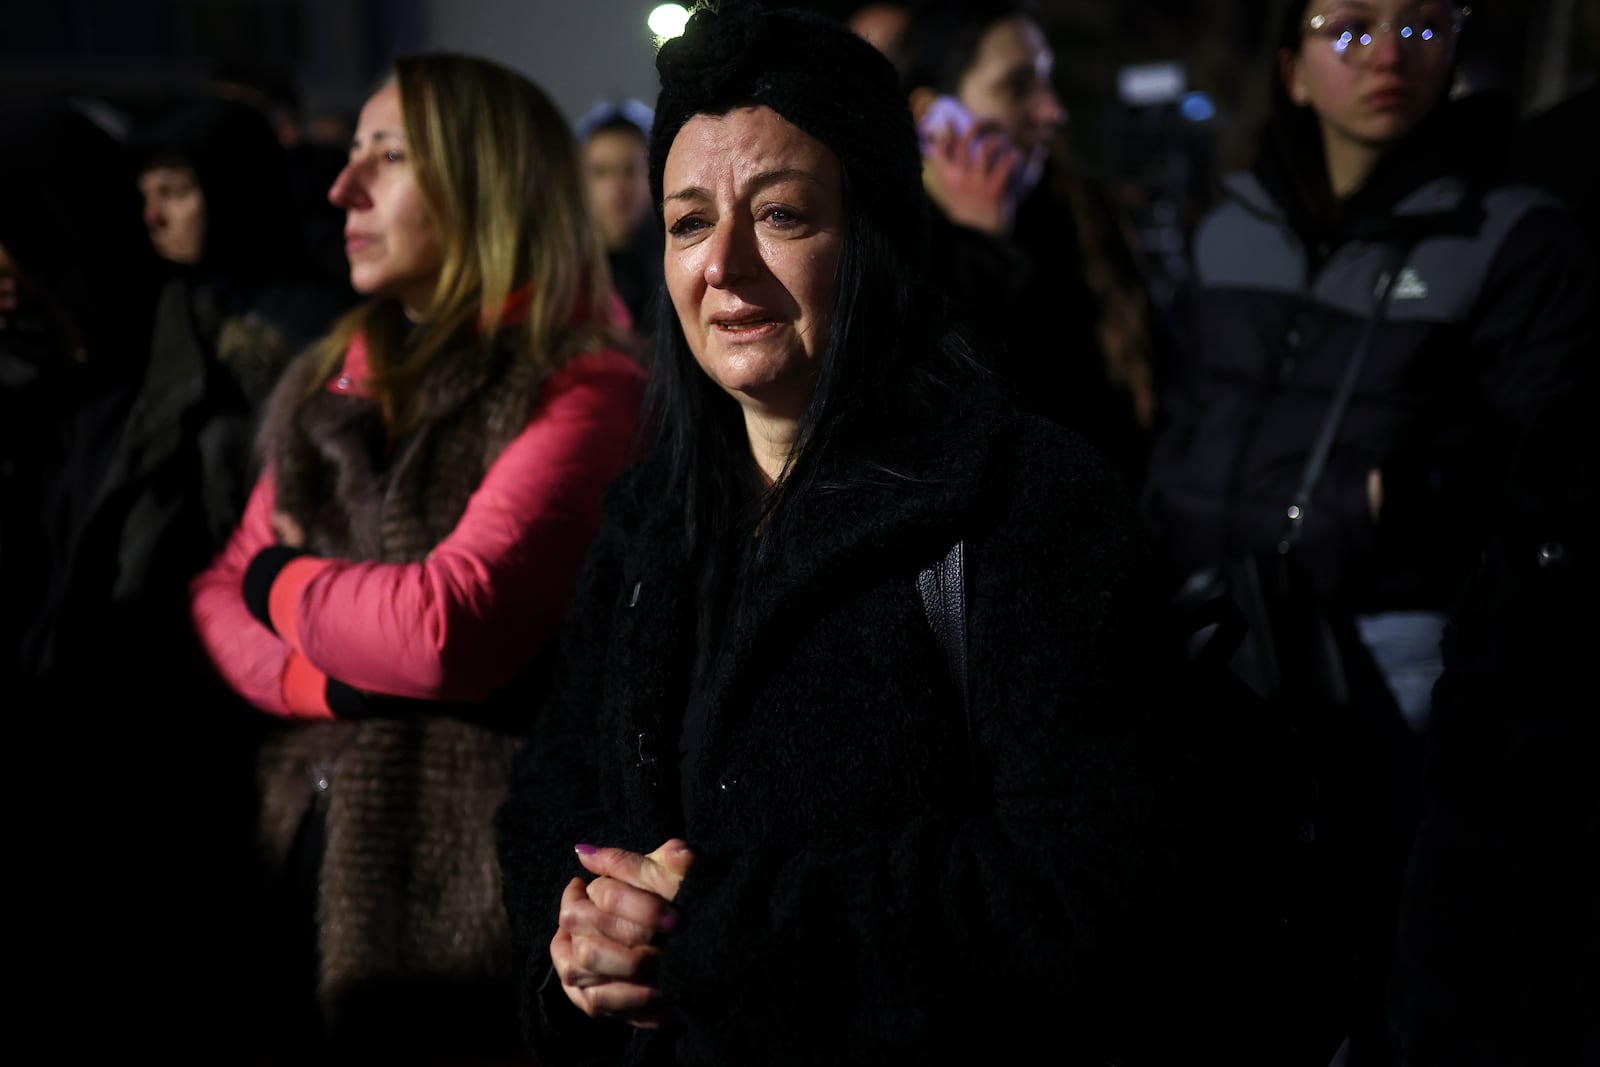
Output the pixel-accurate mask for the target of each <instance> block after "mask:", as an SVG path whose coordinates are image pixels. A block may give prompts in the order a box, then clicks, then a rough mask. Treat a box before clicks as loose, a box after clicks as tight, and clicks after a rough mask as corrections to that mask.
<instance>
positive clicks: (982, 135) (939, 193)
mask: <svg viewBox="0 0 1600 1067" xmlns="http://www.w3.org/2000/svg"><path fill="white" fill-rule="evenodd" d="M923 161H924V168H923V180H924V183H925V184H926V186H927V189H928V195H929V196H931V197H932V198H933V200H934V202H935V203H936V204H938V205H939V207H940V209H941V210H943V211H944V213H945V214H946V215H948V216H949V217H950V219H951V221H953V222H956V223H959V224H960V225H962V226H967V227H970V228H971V229H974V230H982V231H983V232H984V233H992V234H1006V233H1009V232H1010V230H1011V223H1012V221H1013V220H1014V219H1015V217H1016V211H1017V202H1016V197H1015V190H1016V183H1015V181H1014V179H1015V177H1016V175H1017V174H1018V172H1019V170H1020V169H1021V168H1022V167H1023V166H1024V165H1025V164H1026V162H1027V160H1026V157H1025V155H1024V153H1023V151H1022V150H1021V149H1020V148H1018V147H1017V146H1015V145H1014V144H1012V143H1011V139H1010V138H1009V137H1007V136H1006V134H1005V132H1004V131H1003V130H1001V128H1000V127H999V126H998V125H996V124H994V123H991V122H979V123H974V124H973V125H971V126H969V127H968V128H967V129H966V130H964V131H962V132H957V131H956V130H955V129H954V128H953V127H950V126H946V127H944V128H943V129H941V130H939V131H938V132H936V133H933V134H931V135H930V136H929V137H928V138H927V139H926V141H925V147H924V149H923Z"/></svg>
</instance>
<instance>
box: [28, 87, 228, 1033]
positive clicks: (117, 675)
mask: <svg viewBox="0 0 1600 1067" xmlns="http://www.w3.org/2000/svg"><path fill="white" fill-rule="evenodd" d="M0 152H3V153H4V157H5V160H6V163H5V166H3V167H0V591H3V592H0V631H3V632H0V692H3V693H4V696H3V698H0V700H3V702H4V705H5V708H6V710H7V711H8V712H9V713H10V718H11V721H12V723H13V726H14V733H13V738H12V740H13V744H14V745H16V749H15V751H17V752H21V753H28V754H30V755H29V757H28V758H27V760H26V761H24V760H18V761H15V763H16V766H17V768H18V770H19V773H18V774H17V775H15V776H14V777H13V789H14V790H15V794H16V795H17V796H19V797H20V796H30V797H34V798H38V799H40V800H41V801H46V802H45V803H41V805H40V808H39V809H38V813H37V814H36V815H35V816H31V817H29V818H28V819H25V820H22V824H21V826H20V829H19V832H20V834H21V835H22V841H21V843H20V844H19V854H21V855H26V856H27V857H28V863H29V865H30V867H31V868H32V870H33V871H34V872H35V875H36V876H35V877H29V878H26V879H22V880H19V882H18V883H17V884H16V886H15V887H14V888H15V889H16V891H17V892H18V893H20V894H22V896H23V900H22V902H21V903H20V904H19V907H20V908H21V913H22V914H26V915H27V916H28V917H29V919H28V921H29V923H30V924H32V925H35V926H36V927H37V928H39V929H40V930H44V931H48V932H49V933H48V940H46V941H30V939H29V938H27V937H24V938H23V942H24V944H25V945H29V946H31V945H32V944H37V943H43V944H46V945H47V946H48V951H47V952H45V953H42V954H41V955H40V956H39V957H38V958H37V959H36V960H32V961H30V962H29V963H26V964H25V966H27V967H28V970H29V973H31V974H33V975H34V976H35V977H36V978H37V979H38V982H39V985H38V988H39V989H40V990H48V991H52V992H50V993H46V994H45V995H46V996H48V997H54V996H56V995H57V994H56V993H55V992H53V991H59V990H65V989H79V988H82V987H83V985H84V983H85V981H86V979H87V976H88V974H89V970H90V969H91V968H92V967H94V966H97V965H96V964H93V963H90V962H88V961H91V960H108V959H120V960H139V961H142V963H141V968H143V967H144V966H146V965H148V966H150V967H152V968H155V967H160V968H166V967H173V968H177V969H179V970H183V971H187V972H188V973H195V974H211V973H213V968H212V967H210V966H209V965H208V962H207V961H206V957H205V950H204V946H205V944H206V943H207V939H208V936H209V930H210V925H209V923H210V919H211V917H212V915H213V912H212V911H211V905H212V904H213V903H214V902H215V900H216V897H217V890H218V887H219V886H220V885H221V884H222V878H221V873H220V872H221V871H222V869H223V868H224V867H225V866H226V865H227V864H228V863H229V862H231V859H232V856H233V853H232V852H230V851H229V850H228V849H227V848H224V847H222V845H221V844H220V842H223V841H228V840H230V839H231V840H238V839H239V838H240V836H241V835H240V833H239V830H238V828H237V827H236V826H230V824H229V821H228V820H229V819H230V818H231V817H232V815H234V814H236V813H237V812H238V811H239V810H240V808H239V807H237V806H235V805H234V804H233V798H234V797H236V796H242V794H236V793H234V792H233V791H232V789H233V787H235V786H239V785H242V784H243V783H244V782H246V781H247V778H246V774H247V772H246V769H245V767H244V765H242V764H236V763H234V762H233V760H234V757H235V756H240V755H242V751H243V750H242V749H241V748H235V747H233V746H232V744H231V740H233V739H235V737H236V735H233V734H231V733H230V730H231V727H230V726H229V725H228V723H229V716H228V715H227V714H226V712H225V711H220V712H219V709H218V706H217V704H216V703H215V697H213V698H211V699H210V700H209V701H208V702H200V701H198V699H197V698H198V696H199V695H200V694H202V693H205V692H209V691H210V684H209V683H208V682H207V676H206V674H205V673H204V672H203V670H202V661H201V659H200V652H199V645H198V642H197V641H196V640H195V639H194V637H193V635H192V632H191V630H190V627H189V626H188V623H187V615H186V587H185V585H184V577H185V576H186V575H187V574H188V573H189V571H190V570H192V569H194V568H197V567H198V566H200V565H201V564H203V563H204V561H205V559H206V555H207V552H208V551H209V547H210V541H209V538H208V535H207V533H206V527H205V523H204V521H203V519H202V518H201V511H202V507H203V502H202V496H201V494H200V492H199V491H198V490H197V489H196V488H195V486H196V485H197V481H198V477H199V475H198V471H199V470H200V468H201V465H202V461H203V455H204V453H205V450H204V448H203V447H202V446H201V444H200V442H201V440H202V438H203V437H204V435H205V433H206V430H207V428H208V426H209V425H210V424H209V423H208V422H206V421H205V420H203V419H201V420H198V421H196V420H194V419H193V418H192V415H196V414H198V413H199V412H200V411H201V410H202V409H201V408H200V407H199V406H195V405H193V404H192V398H190V397H188V396H187V395H184V394H183V393H182V391H181V390H180V391H178V392H175V393H173V394H170V395H169V394H167V393H165V392H164V388H163V387H162V384H161V383H160V382H155V383H153V382H152V379H151V374H152V370H153V368H154V366H155V362H154V361H153V360H152V358H151V351H152V336H153V324H154V321H155V318H156V305H157V301H158V294H159V290H160V286H161V283H162V273H161V270H160V266H159V262H160V261H159V260H158V258H157V257H156V255H155V252H154V251H153V249H152V248H151V245H150V240H149V238H148V236H147V234H146V232H145V229H144V226H143V225H142V224H141V221H140V214H139V197H138V192H137V189H136V186H135V184H134V168H133V165H132V161H131V159H130V157H129V155H128V153H127V151H126V149H125V146H124V145H123V144H122V143H120V142H119V141H118V140H117V139H116V138H115V137H114V136H113V135H112V134H111V133H109V132H108V131H107V130H106V129H104V128H102V127H101V126H99V125H98V124H97V123H96V122H95V121H94V120H92V119H90V118H89V117H87V116H86V115H85V114H84V113H83V112H81V111H79V110H78V109H77V108H76V107H75V106H73V105H70V104H68V103H66V102H63V101H55V100H38V101H26V102H22V101H11V102H5V103H0ZM153 385H154V387H152V386H153ZM180 407H187V408H188V411H187V413H185V414H179V413H178V411H177V409H178V408H180ZM133 701H138V702H140V703H143V704H144V705H145V706H146V707H154V708H157V709H159V710H158V711H155V712H154V713H152V714H149V715H139V714H135V713H134V708H133V707H131V706H130V703H131V702H133ZM196 706H199V707H204V708H205V709H206V713H207V714H206V715H205V716H204V717H203V718H201V717H194V716H191V714H190V709H192V708H195V707H196ZM242 802H243V801H242V799H241V803H242ZM178 887H181V888H178ZM25 951H26V950H25ZM161 984H162V983H153V982H150V981H145V980H140V981H129V982H119V983H118V985H119V988H118V990H117V992H116V995H115V996H111V997H108V998H106V999H105V1002H104V1004H103V1005H102V1006H101V1007H102V1008H103V1009H104V1013H105V1014H103V1015H100V1016H99V1022H100V1023H102V1024H103V1025H102V1026H100V1027H97V1028H91V1030H92V1032H89V1033H86V1034H84V1035H81V1036H77V1035H75V1036H74V1038H73V1040H74V1044H75V1047H77V1048H78V1049H79V1050H80V1051H83V1052H86V1053H87V1052H88V1049H89V1048H90V1047H92V1046H94V1045H95V1044H96V1043H97V1042H99V1041H100V1040H102V1039H104V1040H106V1041H107V1042H108V1043H114V1044H115V1047H116V1048H120V1049H124V1050H126V1049H127V1048H154V1047H160V1048H162V1049H164V1050H166V1051H167V1052H168V1054H170V1055H173V1056H174V1057H175V1058H177V1059H179V1060H184V1061H187V1062H200V1060H201V1059H203V1057H202V1056H201V1055H200V1054H199V1053H198V1051H197V1049H198V1046H197V1045H196V1046H191V1045H190V1044H189V1042H190V1040H191V1039H192V1038H196V1039H197V1038H198V1035H200V1034H202V1033H203V1032H204V1031H205V1030H206V1029H207V1027H208V1025H209V1020H211V1019H212V1018H214V1017H215V1013H214V1012H213V1011H212V1009H213V1008H220V1007H221V1006H223V1005H224V1004H225V1002H226V996H225V994H222V993H221V991H220V990H219V989H218V987H217V986H216V985H213V984H208V983H200V988H198V989H197V990H192V991H191V992H192V993H194V994H195V996H197V997H198V998H199V999H198V1000H194V999H191V998H190V997H188V996H186V997H185V998H184V999H185V1001H186V1004H185V1006H184V1008H183V1009H182V1015H183V1016H185V1018H184V1019H183V1020H182V1021H178V1020H177V1019H176V1018H175V1016H174V1013H173V1011H172V1009H171V1005H170V1002H169V1003H167V1004H163V1003H160V1002H159V1001H158V999H157V997H156V994H155V990H156V988H157V987H158V986H160V985H161ZM213 992H217V993H218V999H217V1000H216V1001H212V1000H211V999H209V998H210V995H211V994H212V993H213ZM191 1012H193V1013H194V1015H195V1017H196V1019H194V1020H191V1019H189V1018H187V1017H188V1016H189V1014H190V1013H191ZM196 1021H198V1025H196V1026H194V1027H193V1028H191V1025H190V1024H191V1022H196ZM112 1051H113V1050H112V1048H110V1047H109V1045H108V1047H107V1048H106V1052H107V1053H112ZM191 1052H193V1053H194V1055H189V1053H191Z"/></svg>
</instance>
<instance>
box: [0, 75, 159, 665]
mask: <svg viewBox="0 0 1600 1067" xmlns="http://www.w3.org/2000/svg"><path fill="white" fill-rule="evenodd" d="M0 146H3V148H4V151H5V154H6V165H5V166H4V167H0V398H3V399H0V403H3V408H0V412H3V415H0V448H3V467H0V472H3V477H4V483H3V486H4V492H3V493H0V507H3V508H4V520H3V524H0V574H3V576H4V582H3V586H4V588H5V590H6V595H5V598H4V601H5V604H4V629H3V636H4V639H5V640H4V642H3V652H4V655H5V667H6V675H5V680H6V681H7V682H10V683H18V680H19V679H22V678H27V677H30V676H32V675H33V674H34V673H35V671H36V670H37V669H39V668H38V667H37V666H36V665H29V660H30V658H31V657H32V656H33V655H34V654H35V651H36V650H39V648H40V646H41V645H42V644H45V643H47V641H48V639H47V638H46V637H45V634H46V633H47V632H48V630H49V628H50V620H52V619H54V617H55V615H56V606H57V605H58V603H59V600H60V598H61V596H62V589H61V588H60V585H61V579H62V575H63V571H64V568H65V562H64V557H65V555H66V554H67V552H68V546H70V545H71V543H72V541H73V538H74V535H75V532H76V531H77V530H78V529H79V528H80V527H81V526H82V525H83V523H84V521H85V516H86V514H87V512H88V511H89V510H90V508H91V507H92V504H93V500H94V497H95V495H96V491H97V488H98V485H99V482H100V479H101V476H102V475H103V474H104V472H105V470H106V468H107V465H108V464H109V463H110V461H111V454H112V451H113V449H114V447H115V445H116V442H117V439H118V436H119V433H120V431H121V427H122V424H123V421H124V420H125V419H126V418H127V414H128V411H129V409H130V408H131V406H132V404H133V400H134V396H135V394H136V393H137V391H138V387H139V382H140V380H141V378H142V377H143V375H144V373H145V369H146V366H147V364H148V363H149V358H150V337H151V329H152V325H153V322H154V314H155V304H156V293H157V284H158V278H159V269H158V260H157V259H156V257H155V255H154V253H153V251H152V250H151V247H150V242H149V239H148V238H147V237H146V235H145V233H144V230H143V229H142V228H141V227H140V225H139V205H138V198H137V194H136V193H135V192H134V189H133V185H132V181H131V167H130V164H129V160H128V157H127V154H126V152H125V151H124V150H123V147H122V145H120V144H119V143H118V142H117V141H116V139H115V138H114V137H112V136H111V134H110V133H108V132H107V131H106V130H104V129H102V128H101V127H100V126H98V125H97V124H96V123H95V122H94V121H93V120H92V119H90V118H89V117H88V116H87V115H85V114H84V113H82V112H81V111H78V110H76V109H75V108H73V107H71V106H69V105H68V104H66V103H65V102H58V101H45V102H22V101H4V102H0ZM119 183H125V184H119ZM41 654H42V653H41ZM11 691H12V692H14V693H15V692H17V690H15V689H12V690H11Z"/></svg>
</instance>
